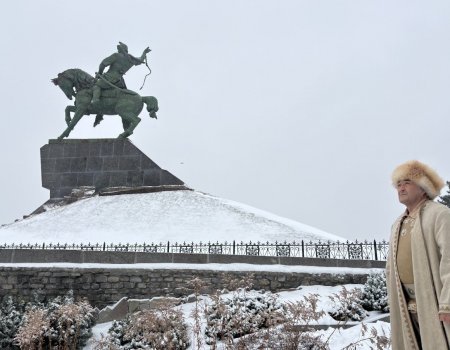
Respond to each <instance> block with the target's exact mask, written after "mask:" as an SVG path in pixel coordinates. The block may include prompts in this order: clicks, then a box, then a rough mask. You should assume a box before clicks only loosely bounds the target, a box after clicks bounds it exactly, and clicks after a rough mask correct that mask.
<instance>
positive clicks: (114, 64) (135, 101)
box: [52, 42, 158, 140]
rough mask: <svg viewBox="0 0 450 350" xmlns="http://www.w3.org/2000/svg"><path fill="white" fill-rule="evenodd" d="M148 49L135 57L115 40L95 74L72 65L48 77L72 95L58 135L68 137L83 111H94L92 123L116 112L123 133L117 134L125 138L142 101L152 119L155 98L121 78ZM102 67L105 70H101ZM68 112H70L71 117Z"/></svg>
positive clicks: (144, 57)
mask: <svg viewBox="0 0 450 350" xmlns="http://www.w3.org/2000/svg"><path fill="white" fill-rule="evenodd" d="M150 51H151V50H150V49H149V48H148V47H147V48H146V49H145V50H144V52H143V53H142V55H141V57H139V58H137V57H134V56H132V55H130V54H129V53H128V47H127V45H125V44H124V43H121V42H119V45H117V52H116V53H113V54H112V55H111V56H109V57H107V58H105V59H104V60H103V61H102V62H101V63H100V66H99V69H98V73H96V75H95V78H94V77H92V76H91V75H89V74H88V73H86V72H85V71H83V70H81V69H77V68H75V69H68V70H65V71H64V72H62V73H59V74H58V77H57V78H55V79H52V82H53V83H54V84H55V85H57V86H59V87H60V89H61V90H62V91H63V92H64V94H65V95H66V96H67V98H68V99H69V100H72V97H74V98H75V102H74V104H73V105H70V106H67V107H66V111H65V112H66V123H67V128H66V130H64V132H63V133H62V134H61V135H60V136H59V137H58V139H59V140H61V139H63V138H64V137H68V136H69V134H70V132H71V131H72V130H73V128H74V127H75V125H77V123H78V122H79V121H80V119H81V117H83V116H84V115H89V114H96V118H95V122H94V127H95V126H97V125H98V124H99V123H100V122H101V121H102V120H103V115H119V116H120V117H121V118H122V125H123V133H121V134H120V135H119V136H118V138H126V137H128V136H130V135H131V134H132V133H133V130H134V129H135V128H136V126H137V125H138V124H139V122H140V121H141V119H140V118H139V114H140V113H141V111H142V109H143V107H144V104H145V105H146V106H147V111H148V112H149V114H150V117H151V118H155V119H156V112H157V111H158V100H157V99H156V98H155V97H153V96H140V95H139V94H138V93H136V92H134V91H132V90H129V89H127V86H126V84H125V81H124V79H123V76H124V74H125V73H126V72H128V70H129V69H130V68H131V67H133V66H137V65H140V64H143V63H145V64H146V65H147V53H149V52H150ZM106 67H108V70H107V71H106V72H105V73H104V72H103V71H104V70H105V68H106ZM147 67H148V65H147ZM144 82H145V80H144ZM70 113H74V114H73V118H72V117H71V114H70Z"/></svg>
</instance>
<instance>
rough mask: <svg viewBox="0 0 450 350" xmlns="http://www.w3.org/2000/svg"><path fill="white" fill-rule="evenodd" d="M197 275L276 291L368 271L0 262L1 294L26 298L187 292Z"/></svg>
mask: <svg viewBox="0 0 450 350" xmlns="http://www.w3.org/2000/svg"><path fill="white" fill-rule="evenodd" d="M280 270H281V269H280ZM196 277H198V278H200V279H201V280H202V281H203V282H204V284H205V287H204V289H203V291H202V292H203V293H211V292H213V291H215V290H217V289H223V288H225V287H227V283H228V282H227V281H229V280H230V279H234V280H238V281H243V280H245V281H251V282H252V283H253V286H252V288H254V289H257V290H260V289H265V290H270V291H273V292H276V291H280V290H284V289H290V288H296V287H298V286H300V285H314V284H321V285H339V284H347V283H364V282H365V281H366V278H367V274H366V273H359V274H333V273H297V272H295V273H292V272H283V271H280V272H265V271H255V272H247V271H227V272H223V271H214V270H208V269H205V270H196V269H161V268H154V269H153V268H148V267H147V268H139V267H137V268H129V267H127V268H118V267H116V268H112V269H108V268H84V267H82V266H80V267H71V268H68V267H55V266H53V267H50V266H39V267H37V266H36V267H32V266H30V267H17V266H7V265H3V266H0V297H3V296H4V295H12V296H17V297H22V298H24V299H25V300H27V299H29V298H30V297H31V295H32V293H33V292H36V293H38V294H40V295H42V296H48V297H54V296H57V295H62V294H65V293H66V292H67V291H69V290H73V292H74V295H75V297H76V298H87V299H88V300H89V302H90V303H91V304H93V305H95V306H97V307H99V308H101V307H104V306H105V305H108V304H112V303H115V302H117V301H118V300H119V299H121V298H122V297H125V296H126V297H129V298H136V299H145V298H152V297H155V296H173V297H183V296H188V295H190V294H192V293H193V289H192V288H191V287H190V284H189V282H190V281H191V280H192V279H194V278H196Z"/></svg>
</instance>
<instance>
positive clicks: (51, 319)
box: [15, 293, 97, 349]
mask: <svg viewBox="0 0 450 350" xmlns="http://www.w3.org/2000/svg"><path fill="white" fill-rule="evenodd" d="M25 310H26V311H25V313H24V315H23V322H22V324H21V325H20V327H19V329H18V330H17V333H16V335H15V341H16V344H18V345H19V346H20V348H26V349H34V348H41V347H42V348H55V347H56V348H58V349H78V348H79V347H80V346H82V345H84V344H85V343H86V341H87V340H88V338H89V337H90V336H91V328H92V326H93V325H94V322H95V319H96V317H97V310H96V309H93V308H92V307H91V306H90V305H89V304H88V303H87V302H86V301H79V302H74V300H73V295H72V293H69V294H67V295H66V296H65V297H63V298H62V297H57V298H55V299H53V300H51V301H50V302H48V303H41V302H35V303H30V304H28V305H26V307H25Z"/></svg>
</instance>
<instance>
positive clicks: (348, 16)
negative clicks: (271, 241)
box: [0, 0, 450, 239]
mask: <svg viewBox="0 0 450 350" xmlns="http://www.w3.org/2000/svg"><path fill="white" fill-rule="evenodd" d="M449 33H450V3H449V2H448V1H427V2H425V1H411V0H408V1H391V0H389V1H379V0H377V1H368V0H361V1H356V0H348V1H346V0H341V1H335V0H314V1H303V0H292V1H290V0H284V1H268V0H246V1H242V0H228V1H211V0H204V1H127V2H124V1H116V0H109V1H87V0H79V1H77V2H74V1H72V2H69V1H48V0H40V1H32V0H28V1H23V0H22V1H21V0H16V1H14V2H13V1H9V2H8V3H7V5H4V6H3V8H2V21H0V38H1V42H2V45H3V49H2V54H1V56H0V63H1V64H0V66H1V70H2V73H1V76H2V84H1V87H0V96H1V97H0V98H1V106H2V117H1V118H2V122H3V126H2V134H3V135H2V136H3V137H2V138H1V139H0V152H1V157H2V162H1V164H2V165H1V172H0V182H1V183H2V195H1V202H0V209H1V211H0V223H8V222H11V221H13V220H14V219H16V218H20V217H21V216H22V215H23V214H29V213H30V212H31V211H33V210H34V209H35V208H37V207H38V206H39V205H41V204H42V203H43V202H45V201H46V200H47V199H48V197H49V192H48V190H46V189H44V188H42V187H41V179H40V158H39V148H40V147H41V146H43V145H44V144H46V143H47V142H48V139H53V138H56V137H57V136H59V135H60V134H61V132H62V131H63V130H64V128H65V122H64V108H65V106H66V105H68V104H70V103H71V102H70V101H69V100H67V98H66V97H65V96H64V94H63V93H62V91H61V90H59V88H57V87H55V86H54V85H53V84H51V83H50V79H51V78H54V77H56V75H57V74H58V73H59V72H62V71H64V70H66V69H69V68H81V69H83V70H85V71H87V72H88V73H90V74H91V75H93V74H94V73H95V72H96V71H97V70H98V65H99V63H100V61H101V60H102V59H103V58H105V57H107V56H109V55H110V54H112V53H113V52H115V51H116V45H117V43H118V41H123V42H125V43H126V44H127V45H128V47H129V51H130V53H131V54H134V55H135V56H139V55H140V54H141V53H142V51H143V49H144V48H145V47H146V46H150V48H151V49H152V52H151V53H150V54H149V55H148V58H149V65H150V67H151V68H152V74H151V76H150V77H149V78H148V79H147V83H146V85H145V87H144V89H143V90H142V91H141V92H140V93H141V95H153V96H155V97H157V98H158V100H159V104H160V111H159V113H158V118H159V119H158V120H153V119H150V118H148V116H147V114H145V113H142V114H141V117H142V122H141V124H140V125H139V126H138V127H137V129H136V130H135V133H134V134H133V135H132V136H131V137H130V139H131V140H132V142H133V143H134V144H135V145H136V146H137V147H138V148H140V149H141V150H142V151H143V152H145V153H146V154H147V155H148V156H149V157H150V158H152V159H153V160H154V161H155V162H156V163H158V165H160V166H161V167H162V168H164V169H167V170H169V171H170V172H172V173H173V174H174V175H176V176H178V177H179V178H180V179H182V180H183V181H185V182H186V183H187V184H188V185H189V186H191V187H192V188H194V189H196V190H200V191H203V192H207V193H210V194H213V195H217V196H220V197H224V198H228V199H232V200H236V201H239V202H242V203H246V204H249V205H252V206H255V207H257V208H260V209H264V210H267V211H270V212H273V213H275V214H278V215H281V216H284V217H288V218H290V219H294V220H297V221H300V222H302V223H305V224H308V225H311V226H315V227H317V228H320V229H322V230H325V231H328V232H330V233H333V234H337V235H341V236H344V237H346V238H349V239H355V238H358V239H373V238H376V239H387V238H388V234H389V229H390V225H391V223H392V221H393V220H394V219H395V217H396V216H397V215H399V214H400V212H401V211H402V210H403V208H402V206H401V205H400V204H398V203H397V198H396V194H395V192H394V190H393V188H392V187H391V185H390V174H391V172H392V170H393V168H394V167H395V166H396V165H397V164H399V163H401V162H404V161H406V160H409V159H419V160H421V161H424V162H425V163H428V164H429V165H430V166H432V167H433V168H435V169H436V170H437V171H438V173H439V174H440V175H441V176H442V177H443V178H444V179H445V180H448V179H450V162H449V161H448V159H449V155H448V154H449V147H448V140H449V131H450V130H449V128H448V126H449V117H450V45H449ZM146 73H147V71H146V69H145V67H144V66H139V67H134V68H132V69H131V70H130V71H129V72H128V74H127V75H126V76H125V80H126V82H127V85H128V87H129V88H130V89H133V90H139V87H140V86H141V84H142V81H143V78H144V76H145V74H146ZM93 119H94V116H86V117H84V119H83V120H81V121H80V123H79V124H78V125H77V127H76V128H75V130H74V131H73V132H72V134H71V135H70V137H72V138H101V137H116V136H117V135H118V134H119V133H120V132H121V131H122V129H121V122H120V118H119V117H117V116H108V117H106V118H105V121H104V122H103V123H102V124H101V125H100V126H99V127H97V128H95V129H94V128H92V126H91V125H92V123H93Z"/></svg>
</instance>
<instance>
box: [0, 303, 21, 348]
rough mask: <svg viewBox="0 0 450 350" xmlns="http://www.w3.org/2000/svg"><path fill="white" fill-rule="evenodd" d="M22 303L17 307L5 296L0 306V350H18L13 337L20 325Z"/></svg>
mask: <svg viewBox="0 0 450 350" xmlns="http://www.w3.org/2000/svg"><path fill="white" fill-rule="evenodd" d="M22 310H23V303H21V304H20V305H17V304H16V303H15V302H14V301H13V298H12V297H11V296H5V297H4V298H3V300H2V303H1V304H0V349H12V350H13V349H19V347H18V346H15V345H14V344H13V343H14V337H15V335H16V333H17V331H18V329H19V327H20V324H21V323H22V317H23V313H22Z"/></svg>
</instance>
